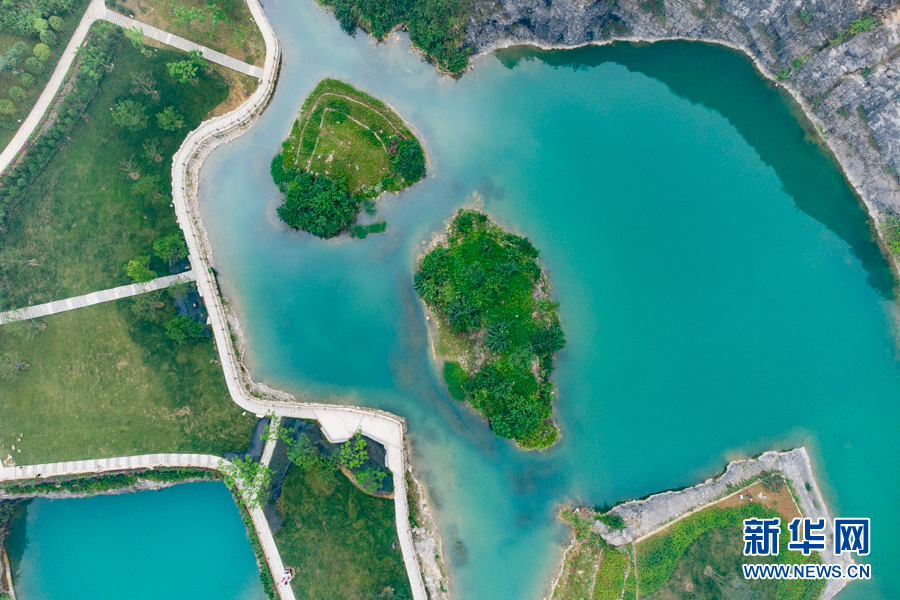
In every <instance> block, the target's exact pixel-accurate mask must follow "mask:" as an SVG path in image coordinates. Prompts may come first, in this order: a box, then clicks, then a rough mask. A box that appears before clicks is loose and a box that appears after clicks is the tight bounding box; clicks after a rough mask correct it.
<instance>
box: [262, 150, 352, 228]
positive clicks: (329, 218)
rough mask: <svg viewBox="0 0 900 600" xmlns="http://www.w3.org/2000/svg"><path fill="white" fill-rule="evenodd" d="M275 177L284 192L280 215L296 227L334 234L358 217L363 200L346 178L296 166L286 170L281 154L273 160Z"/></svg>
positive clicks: (273, 175)
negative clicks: (355, 195) (348, 184)
mask: <svg viewBox="0 0 900 600" xmlns="http://www.w3.org/2000/svg"><path fill="white" fill-rule="evenodd" d="M272 178H273V179H274V180H275V183H277V184H278V185H279V187H280V188H281V191H282V192H284V194H285V198H284V204H282V205H281V206H279V207H278V216H279V217H281V219H282V220H283V221H284V222H285V223H287V224H288V225H290V226H291V227H293V228H294V229H302V230H303V231H308V232H310V233H312V234H313V235H317V236H319V237H322V238H331V237H334V236H336V235H339V234H340V233H341V232H343V231H346V230H347V229H348V228H349V227H350V226H351V225H353V223H354V222H355V221H356V215H357V213H358V212H359V204H360V200H359V199H358V198H355V197H354V196H352V195H351V194H350V190H348V189H347V185H346V184H344V183H343V182H338V181H332V180H330V179H328V178H327V177H324V176H316V175H311V174H309V173H306V172H305V171H300V170H298V169H293V168H292V169H289V170H287V171H285V169H284V165H283V160H282V155H281V154H278V155H276V156H275V158H274V159H273V160H272Z"/></svg>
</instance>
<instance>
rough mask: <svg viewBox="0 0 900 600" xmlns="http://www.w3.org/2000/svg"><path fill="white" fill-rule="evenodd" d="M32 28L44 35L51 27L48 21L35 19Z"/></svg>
mask: <svg viewBox="0 0 900 600" xmlns="http://www.w3.org/2000/svg"><path fill="white" fill-rule="evenodd" d="M31 26H32V27H34V30H35V31H37V32H38V33H43V32H45V31H47V28H48V27H50V23H48V22H47V20H46V19H35V20H34V21H33V22H32V24H31Z"/></svg>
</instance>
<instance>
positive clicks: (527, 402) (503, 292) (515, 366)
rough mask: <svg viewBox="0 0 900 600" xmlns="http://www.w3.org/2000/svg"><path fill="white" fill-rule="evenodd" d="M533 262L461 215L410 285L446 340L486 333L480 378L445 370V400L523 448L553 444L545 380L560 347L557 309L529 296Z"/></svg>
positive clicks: (474, 217)
mask: <svg viewBox="0 0 900 600" xmlns="http://www.w3.org/2000/svg"><path fill="white" fill-rule="evenodd" d="M537 256H538V250H537V249H536V248H535V247H534V246H533V245H532V244H531V242H530V241H528V239H527V238H523V237H520V236H517V235H514V234H510V233H506V232H504V231H503V230H502V229H501V228H500V227H498V226H496V225H494V224H492V223H491V222H490V221H489V220H488V218H487V216H486V215H484V214H482V213H480V212H477V211H472V210H461V211H460V212H459V213H457V215H456V217H455V218H454V220H453V222H452V224H451V227H450V234H449V237H448V241H447V243H446V244H445V245H441V246H438V247H436V248H435V249H434V250H432V251H431V252H429V253H428V254H427V255H426V256H425V257H424V258H423V259H422V263H421V264H420V266H419V269H418V271H417V272H416V274H415V277H414V286H415V288H416V291H417V292H418V293H419V295H420V296H421V297H422V299H423V300H424V301H425V303H426V304H427V305H428V306H429V308H431V309H432V311H434V312H435V314H436V315H437V316H438V317H439V318H441V319H442V320H443V321H445V322H446V323H447V325H448V326H449V328H450V329H451V331H452V332H454V333H456V334H461V335H462V336H463V337H464V339H471V336H470V335H468V334H471V333H473V332H476V331H484V348H483V349H484V351H485V352H486V353H487V354H488V360H487V361H486V362H485V363H484V365H483V366H482V368H481V369H480V370H479V371H477V372H474V373H469V372H467V371H466V370H465V369H463V368H462V366H461V365H459V364H458V363H454V362H448V363H447V364H445V365H444V379H445V381H446V382H447V386H448V388H449V391H450V394H451V396H452V397H454V398H456V399H457V400H464V399H465V400H468V401H469V402H470V403H471V404H472V405H473V406H474V407H475V408H476V409H478V410H479V411H480V412H481V413H482V414H483V415H485V416H486V417H487V418H488V419H489V420H490V423H491V428H492V429H493V430H494V432H495V433H496V434H497V435H499V436H500V437H504V438H512V439H515V440H517V441H518V442H519V443H520V444H522V445H524V446H529V447H538V446H546V445H549V444H550V443H552V442H553V441H554V440H555V438H556V427H555V426H554V425H553V424H552V423H551V422H550V421H549V418H550V405H551V402H552V400H553V385H552V384H551V383H550V381H549V375H550V372H551V371H552V369H553V355H554V353H556V352H557V351H559V350H561V349H562V348H563V347H564V346H565V344H566V338H565V335H564V333H563V330H562V328H561V327H560V325H559V318H558V316H557V309H558V305H557V304H556V303H553V302H551V301H550V300H549V299H541V300H535V298H534V295H533V292H534V290H535V287H536V286H540V285H542V283H541V279H542V271H541V268H540V266H539V265H538V262H537Z"/></svg>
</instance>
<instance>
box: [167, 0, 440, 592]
mask: <svg viewBox="0 0 900 600" xmlns="http://www.w3.org/2000/svg"><path fill="white" fill-rule="evenodd" d="M247 5H248V7H249V8H250V12H251V14H252V15H253V18H254V20H255V21H256V23H257V25H258V26H259V28H260V31H261V32H262V35H263V40H264V42H265V45H266V60H265V65H264V67H263V75H262V77H261V78H260V85H259V87H258V88H257V89H256V91H255V92H254V93H253V95H252V96H251V98H250V99H249V100H248V101H247V102H246V103H244V104H242V105H241V106H239V107H238V108H237V109H235V110H233V111H231V112H229V113H226V114H224V115H222V116H219V117H214V118H212V119H209V120H207V121H204V122H203V123H202V124H201V125H200V126H199V127H198V128H197V129H195V130H194V131H192V132H191V133H190V134H188V136H187V138H186V139H185V140H184V142H183V143H182V145H181V147H180V148H179V149H178V151H177V152H176V153H175V156H174V158H173V162H172V197H173V203H174V205H175V213H176V216H177V218H178V223H179V225H180V226H181V229H182V231H183V232H184V234H185V240H186V242H187V246H188V250H189V255H190V260H191V264H192V266H193V268H194V269H195V270H196V272H197V279H196V283H197V289H198V291H199V293H200V295H201V296H202V297H203V299H204V302H205V304H206V309H207V312H208V314H209V318H210V328H211V330H212V332H213V336H214V338H215V342H216V348H217V350H218V353H219V358H220V359H221V363H222V370H223V373H224V376H225V381H226V384H227V386H228V391H229V393H230V395H231V398H232V400H233V401H234V402H235V403H236V404H237V405H238V406H240V407H241V408H244V409H245V410H248V411H251V412H255V413H257V414H261V413H272V414H274V415H276V416H278V417H294V418H301V419H314V420H316V421H318V422H319V424H320V425H321V427H322V432H323V433H324V434H325V436H326V438H328V441H329V442H332V443H339V442H343V441H346V440H347V439H349V438H350V437H351V436H352V435H353V434H354V433H356V431H357V430H362V432H363V433H364V434H365V435H367V436H368V437H370V438H372V439H374V440H375V441H377V442H379V443H381V444H383V445H384V446H385V449H386V452H387V456H386V461H385V462H386V466H387V468H388V469H389V470H390V471H391V473H392V475H393V479H394V486H395V490H396V493H395V495H394V511H395V519H396V523H397V534H398V537H399V539H400V547H401V550H402V552H403V560H404V563H405V565H406V571H407V575H408V577H409V580H410V587H411V589H412V593H413V598H414V600H426V599H427V595H426V592H425V586H424V583H423V581H422V575H421V571H420V569H419V565H418V561H417V558H416V554H415V547H414V545H413V539H412V532H411V531H410V527H409V506H408V504H407V490H406V471H407V468H408V465H407V451H406V440H405V434H406V421H405V420H404V419H402V418H401V417H398V416H396V415H393V414H390V413H387V412H385V411H380V410H376V409H370V408H362V407H354V406H341V405H328V404H322V403H299V402H296V401H294V398H293V396H291V395H290V394H287V393H284V392H275V393H266V394H265V395H263V394H259V391H260V389H261V386H258V385H257V386H253V387H251V384H250V383H249V381H248V379H245V374H244V373H245V371H244V369H243V365H241V363H240V358H239V355H238V352H237V349H236V348H235V345H234V342H233V339H232V329H231V326H230V324H229V318H228V317H229V315H228V314H227V313H226V311H225V308H224V306H223V304H222V300H221V296H220V293H219V289H218V284H217V283H216V281H215V276H214V274H213V270H212V267H211V265H212V264H214V261H213V254H212V247H211V245H210V243H209V239H208V237H207V234H206V229H205V227H204V226H203V221H202V217H201V213H200V206H199V200H198V196H197V190H198V188H199V185H200V168H201V167H202V165H203V162H204V160H205V159H206V157H207V156H209V154H210V153H211V152H212V151H213V150H214V149H215V148H217V147H218V146H220V145H221V144H223V143H225V142H228V141H231V140H233V139H235V138H237V137H239V136H240V135H242V134H243V133H244V132H246V131H247V130H248V129H249V126H250V125H251V124H252V123H253V122H254V121H255V119H256V118H257V117H258V116H259V114H260V113H261V112H262V111H263V110H264V109H265V107H266V106H267V105H268V103H269V101H270V99H271V97H272V94H273V93H274V90H275V82H276V80H277V76H278V71H279V68H280V64H281V45H280V43H279V41H278V38H277V36H276V35H275V32H274V30H273V29H272V27H271V25H270V24H269V21H268V19H267V18H266V15H265V13H264V11H263V9H262V6H261V5H260V3H259V0H247ZM231 317H232V319H234V320H235V321H236V318H235V317H234V316H233V315H232V316H231ZM262 389H264V390H266V391H268V388H262ZM257 394H259V395H261V396H263V397H259V398H258V397H256V395H257ZM254 521H255V519H254ZM258 525H264V526H267V524H266V523H264V522H263V523H261V524H258ZM270 559H272V560H273V561H274V562H275V564H271V563H270V565H271V567H272V571H273V572H280V570H279V569H278V568H277V566H279V565H280V562H281V561H280V557H270ZM278 591H279V594H280V595H281V597H282V598H283V599H284V600H293V598H294V594H293V591H292V590H291V588H290V586H289V585H287V586H282V585H279V586H278Z"/></svg>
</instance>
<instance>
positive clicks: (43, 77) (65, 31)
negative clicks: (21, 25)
mask: <svg viewBox="0 0 900 600" xmlns="http://www.w3.org/2000/svg"><path fill="white" fill-rule="evenodd" d="M87 5H88V0H75V1H74V2H73V3H72V6H71V8H70V10H60V11H59V12H58V13H56V14H55V16H58V17H59V18H61V19H62V20H63V25H62V27H60V28H59V29H58V30H54V29H53V28H50V30H51V31H52V32H53V35H54V37H55V38H56V43H55V44H54V45H53V46H52V47H51V48H50V49H51V55H50V57H49V58H48V59H47V60H46V61H44V62H41V63H40V68H39V69H32V70H31V72H29V71H28V70H26V69H25V66H24V64H22V63H23V62H24V61H25V59H26V58H28V57H31V56H33V50H34V47H35V46H36V45H37V44H39V43H40V42H41V40H40V39H39V38H38V32H37V31H36V30H35V31H33V32H32V33H33V35H21V34H20V33H19V32H16V31H12V30H9V29H2V28H0V56H2V55H3V54H5V53H6V52H7V51H9V50H10V48H12V47H13V46H15V45H16V44H17V43H18V42H24V43H25V45H26V46H27V47H28V50H27V52H26V53H25V54H24V55H23V57H22V58H21V59H20V61H19V63H18V65H17V66H16V67H15V68H13V69H11V70H8V71H0V100H10V101H12V103H13V106H14V107H15V112H14V113H13V114H9V115H5V114H3V115H0V149H3V148H5V147H6V145H7V144H8V143H9V141H10V140H11V139H12V138H13V136H14V135H15V134H16V131H17V130H18V129H19V120H20V119H24V118H25V117H26V116H27V115H28V113H29V112H31V108H32V107H33V106H34V103H35V102H37V99H38V96H40V95H41V92H43V91H44V87H45V86H46V85H47V80H48V79H50V75H52V74H53V69H55V68H56V63H57V62H58V61H59V57H60V54H61V53H62V51H63V50H64V49H65V47H66V44H68V43H69V39H71V37H72V33H74V32H75V28H76V27H78V22H79V21H80V20H81V16H82V15H83V14H84V11H85V9H86V8H87ZM3 10H15V9H13V8H6V7H4V9H3ZM46 16H48V17H49V16H50V15H46ZM26 75H27V77H26ZM12 88H18V89H19V90H21V91H22V92H23V93H22V94H21V95H18V94H17V93H16V92H13V94H10V89H12Z"/></svg>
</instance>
